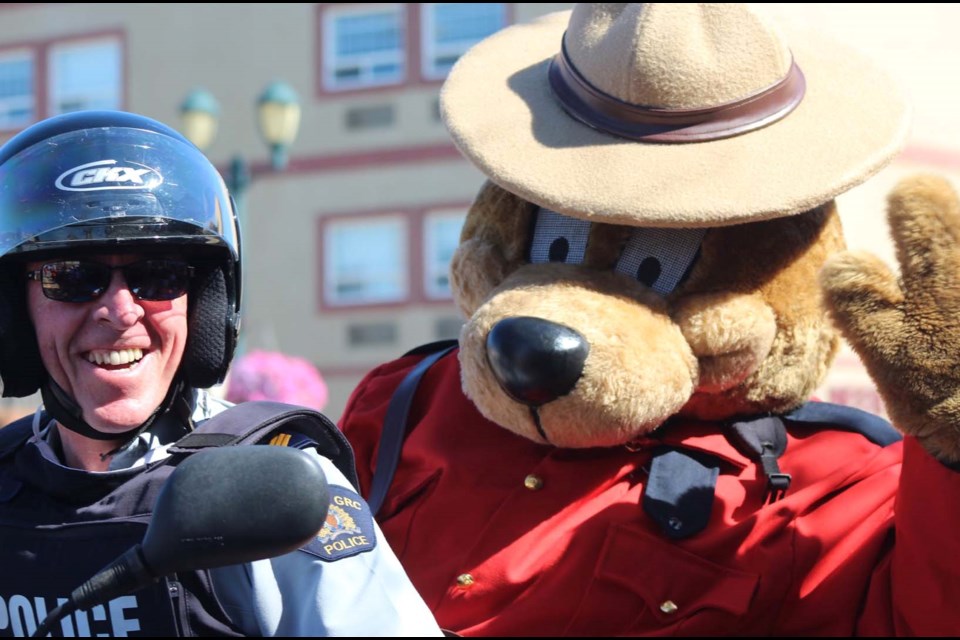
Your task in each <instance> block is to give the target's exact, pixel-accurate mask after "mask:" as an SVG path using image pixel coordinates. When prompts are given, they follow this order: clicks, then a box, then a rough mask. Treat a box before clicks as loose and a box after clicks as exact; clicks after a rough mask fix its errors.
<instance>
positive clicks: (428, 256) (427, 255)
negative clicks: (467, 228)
mask: <svg viewBox="0 0 960 640" xmlns="http://www.w3.org/2000/svg"><path fill="white" fill-rule="evenodd" d="M467 210H468V207H449V208H442V209H440V208H433V209H428V210H426V211H425V212H424V213H423V222H422V224H421V228H422V234H423V245H422V247H423V250H422V251H421V252H420V254H421V256H423V281H422V286H423V295H424V297H425V298H426V299H428V300H452V299H453V294H452V292H451V290H450V282H449V272H450V263H449V262H447V263H446V264H445V265H444V266H443V267H441V266H440V261H438V260H437V258H438V256H436V255H434V251H435V249H436V248H437V247H436V242H435V241H436V239H437V235H436V231H435V226H434V225H433V223H435V222H441V221H444V220H451V219H453V218H459V219H460V229H459V231H458V232H457V242H456V245H455V247H454V251H456V246H457V245H459V239H460V234H461V233H462V232H463V223H464V222H466V219H467ZM452 257H453V254H451V259H452ZM441 272H442V273H443V275H446V276H448V280H447V288H446V290H444V291H441V290H440V287H438V286H437V285H436V277H437V276H438V275H441Z"/></svg>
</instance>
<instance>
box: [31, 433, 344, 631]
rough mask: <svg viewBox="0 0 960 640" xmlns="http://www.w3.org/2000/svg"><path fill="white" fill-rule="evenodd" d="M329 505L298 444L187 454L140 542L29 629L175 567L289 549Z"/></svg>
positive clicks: (315, 469) (318, 524) (316, 468)
mask: <svg viewBox="0 0 960 640" xmlns="http://www.w3.org/2000/svg"><path fill="white" fill-rule="evenodd" d="M329 507H330V488H329V485H328V484H327V479H326V475H325V474H324V472H323V468H322V467H321V466H320V463H319V461H318V460H317V459H316V457H314V456H311V455H309V454H307V453H305V452H303V451H300V450H299V449H292V448H288V447H276V446H265V445H261V446H247V447H221V448H215V449H206V450H203V451H199V452H197V453H194V454H192V455H190V456H189V457H188V458H187V459H186V460H184V461H183V462H181V463H180V464H179V465H178V466H177V468H176V469H174V471H173V472H172V473H171V474H170V477H168V478H167V480H166V482H165V483H164V485H163V488H162V489H161V490H160V494H159V495H158V496H157V501H156V504H155V507H154V510H153V516H152V518H151V520H150V523H149V525H148V526H147V532H146V534H145V535H144V538H143V542H142V543H141V544H137V545H134V546H133V547H131V548H130V549H128V550H127V551H126V552H125V553H124V554H123V555H121V556H120V557H119V558H117V559H116V560H114V561H113V562H112V563H110V564H109V565H107V566H106V567H104V568H103V569H101V570H100V571H99V572H98V573H97V574H96V575H95V576H93V577H92V578H90V579H89V580H87V581H86V582H85V583H84V584H82V585H80V586H79V587H77V588H76V589H74V591H73V592H72V593H71V594H70V598H69V599H67V600H66V601H65V602H63V603H62V604H61V605H59V606H57V607H56V608H54V609H53V610H52V611H51V612H50V613H49V614H48V615H47V617H46V618H45V619H44V620H43V621H42V622H41V623H40V624H39V625H38V626H37V629H36V630H35V631H34V633H32V634H31V636H32V637H44V636H46V635H47V634H48V633H50V631H51V629H52V628H53V625H55V624H56V623H57V622H59V621H60V620H61V619H62V618H63V617H65V616H67V615H69V614H71V613H73V612H74V611H76V610H77V609H88V608H90V607H92V606H95V605H97V604H101V603H103V602H106V601H108V600H111V599H112V598H115V597H118V596H121V595H125V594H128V593H132V592H133V591H136V590H137V589H140V588H142V587H145V586H147V585H149V584H151V583H152V582H154V581H156V580H158V579H160V578H161V577H163V576H166V575H170V574H172V573H176V572H178V571H190V570H198V569H213V568H216V567H223V566H227V565H233V564H240V563H244V562H252V561H254V560H263V559H266V558H273V557H276V556H279V555H283V554H285V553H289V552H291V551H294V550H295V549H298V548H300V547H302V546H304V545H305V544H307V543H308V542H310V541H311V540H312V539H313V537H314V536H316V535H317V534H318V533H319V532H320V529H321V528H322V527H323V525H324V522H325V521H326V517H327V510H328V509H329Z"/></svg>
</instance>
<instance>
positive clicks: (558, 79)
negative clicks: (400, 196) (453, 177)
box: [441, 3, 908, 227]
mask: <svg viewBox="0 0 960 640" xmlns="http://www.w3.org/2000/svg"><path fill="white" fill-rule="evenodd" d="M783 33H787V32H785V31H784V32H783ZM561 42H562V43H563V47H562V48H561ZM561 49H562V50H561ZM441 110H442V114H443V119H444V123H445V124H446V126H447V128H448V129H449V131H450V133H451V135H452V137H453V140H454V142H455V143H456V144H457V146H458V147H459V149H460V150H461V151H462V152H463V153H464V154H465V155H466V156H467V157H468V158H469V159H470V160H471V161H473V162H474V163H475V164H476V165H477V166H478V167H479V168H480V169H481V170H482V171H483V172H484V173H485V174H486V175H487V176H488V177H489V178H490V180H492V181H493V182H495V183H497V184H499V185H500V186H502V187H503V188H505V189H507V190H508V191H511V192H513V193H516V194H517V195H520V196H522V197H524V198H526V199H527V200H529V201H531V202H534V203H536V204H539V205H541V206H544V207H547V208H550V209H553V210H555V211H558V212H560V213H565V214H567V215H571V216H576V217H579V218H585V219H597V220H602V221H604V222H615V223H621V224H630V225H648V226H665V227H684V226H690V227H703V226H716V225H727V224H734V223H739V222H745V221H750V220H762V219H768V218H775V217H779V216H786V215H791V214H795V213H800V212H802V211H806V210H808V209H811V208H813V207H815V206H817V205H820V204H822V203H824V202H826V201H828V200H830V199H832V198H833V197H835V196H837V195H838V194H840V193H842V192H844V191H846V190H848V189H850V188H851V187H853V186H855V185H857V184H859V183H860V182H863V181H864V180H866V179H867V178H868V177H869V176H871V175H872V174H874V173H875V172H877V171H878V170H879V169H881V168H882V167H883V166H884V165H885V164H887V163H888V162H889V161H890V160H891V159H892V158H893V156H894V155H895V154H896V153H897V152H898V151H899V150H900V148H901V147H902V145H903V144H904V141H905V138H906V134H907V123H908V107H907V105H906V102H905V100H904V98H903V96H902V95H901V93H900V91H899V90H898V88H897V87H896V86H895V84H894V83H893V81H892V80H891V79H890V78H889V77H887V76H886V75H885V74H884V73H882V72H881V71H880V70H879V69H877V68H875V67H874V65H873V64H872V63H871V62H869V61H868V60H867V59H865V58H864V57H863V56H861V55H859V54H857V53H856V52H854V51H852V50H849V49H848V48H847V47H844V46H842V45H840V44H838V43H836V42H833V41H828V40H826V39H825V38H823V37H821V36H819V35H817V34H803V35H799V34H792V37H791V39H789V40H787V39H785V38H784V37H783V35H782V33H781V32H780V31H778V30H777V29H776V28H774V27H773V25H771V24H770V23H769V22H768V21H767V20H766V19H765V18H763V17H761V16H760V15H758V14H757V13H756V12H755V10H754V9H753V8H752V7H750V6H748V5H745V4H727V3H724V4H595V3H583V4H578V5H576V7H575V8H574V10H573V11H572V12H562V13H554V14H550V15H548V16H544V17H543V18H541V19H539V20H537V21H535V22H532V23H529V24H521V25H515V26H512V27H508V28H507V29H504V30H503V31H500V32H499V33H496V34H494V35H493V36H491V37H489V38H487V39H486V40H484V41H482V42H480V43H479V44H477V45H476V46H474V47H473V48H472V49H470V50H469V51H468V52H467V53H466V54H465V55H464V56H463V57H462V58H461V59H460V60H459V61H458V62H457V64H456V65H455V66H454V68H453V70H452V71H451V73H450V75H449V77H448V78H447V81H446V83H445V84H444V86H443V89H442V92H441ZM571 114H573V115H571Z"/></svg>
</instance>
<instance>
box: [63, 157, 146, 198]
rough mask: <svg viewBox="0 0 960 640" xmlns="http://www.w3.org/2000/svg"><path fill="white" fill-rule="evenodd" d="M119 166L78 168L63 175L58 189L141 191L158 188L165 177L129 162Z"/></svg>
mask: <svg viewBox="0 0 960 640" xmlns="http://www.w3.org/2000/svg"><path fill="white" fill-rule="evenodd" d="M127 164H128V165H131V166H120V165H117V161H116V160H98V161H96V162H88V163H87V164H82V165H80V166H79V167H74V168H72V169H69V170H67V171H64V172H63V173H62V174H60V177H59V178H57V182H56V186H57V188H58V189H61V190H63V191H101V190H103V189H141V188H144V187H155V186H157V185H159V184H161V183H162V182H163V176H161V175H160V173H159V172H158V171H156V170H155V169H151V168H150V167H147V166H144V165H142V164H138V163H136V162H128V163H127Z"/></svg>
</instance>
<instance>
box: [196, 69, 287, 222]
mask: <svg viewBox="0 0 960 640" xmlns="http://www.w3.org/2000/svg"><path fill="white" fill-rule="evenodd" d="M180 118H181V125H182V126H181V131H182V132H183V135H184V136H186V138H187V139H188V140H190V141H191V142H192V143H194V144H195V145H197V147H199V148H200V150H201V151H206V150H207V148H209V146H210V144H211V143H212V142H213V139H214V138H215V137H216V134H217V124H218V121H219V118H220V105H219V103H218V102H217V99H216V98H214V97H213V94H211V93H210V92H209V91H206V90H205V89H194V90H193V91H191V92H190V94H189V95H188V96H187V97H186V99H185V100H184V101H183V103H182V104H181V105H180ZM257 126H258V129H259V131H260V136H261V137H262V138H263V140H264V141H265V142H266V143H267V146H268V147H269V148H270V167H269V169H268V170H272V171H282V170H283V169H285V168H286V166H287V160H288V156H287V150H288V149H289V148H290V145H291V144H293V141H294V140H295V139H296V137H297V131H298V129H299V128H300V102H299V100H298V99H297V94H296V92H295V91H294V90H293V88H291V87H290V86H289V85H288V84H286V83H284V82H273V83H271V84H270V85H268V86H267V88H266V89H264V91H263V93H261V94H260V97H259V98H258V99H257ZM262 172H263V169H259V168H257V167H251V166H250V165H249V164H248V163H247V161H246V159H244V157H243V156H242V155H240V154H237V155H234V157H233V158H232V159H231V161H230V170H229V171H228V172H227V175H226V176H225V180H226V182H227V188H228V189H229V190H230V193H231V194H233V199H234V201H236V204H237V215H238V217H239V218H240V222H241V225H240V229H241V232H242V230H243V221H244V220H243V217H244V213H245V206H246V203H245V202H244V196H245V192H246V190H247V187H249V186H250V183H251V182H252V181H253V179H254V178H255V177H256V176H257V175H259V174H260V173H262Z"/></svg>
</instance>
